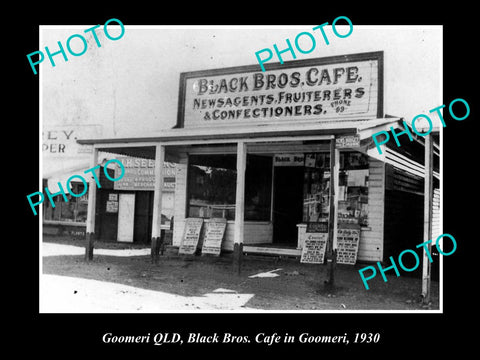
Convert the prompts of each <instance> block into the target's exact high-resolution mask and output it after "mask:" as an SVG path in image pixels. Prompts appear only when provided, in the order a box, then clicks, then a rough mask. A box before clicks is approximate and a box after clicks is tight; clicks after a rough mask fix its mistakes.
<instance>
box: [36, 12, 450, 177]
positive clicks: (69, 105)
mask: <svg viewBox="0 0 480 360" xmlns="http://www.w3.org/2000/svg"><path fill="white" fill-rule="evenodd" d="M120 20H121V19H120ZM332 20H333V19H332ZM325 21H330V22H331V20H330V19H326V20H325ZM339 23H340V22H339ZM112 24H113V23H112ZM316 25H318V24H313V25H296V26H268V27H260V26H255V27H253V26H234V27H233V26H195V27H193V26H190V27H189V26H149V27H148V26H128V24H125V32H124V35H123V36H122V37H121V38H119V39H118V40H116V41H113V40H110V39H108V38H107V37H106V36H105V34H104V31H103V26H101V27H99V28H98V29H97V30H96V34H97V36H98V39H99V42H100V44H101V47H98V46H97V44H96V43H95V40H94V38H93V35H92V33H91V32H88V33H84V30H86V29H89V28H91V27H92V26H93V25H85V26H77V25H76V26H41V27H40V42H39V50H42V51H44V48H45V46H48V47H49V49H50V51H51V52H54V51H57V50H58V45H57V42H58V41H61V42H62V44H63V46H64V47H65V44H66V41H67V39H68V38H69V37H70V36H71V35H74V34H82V35H84V37H85V38H86V40H87V45H88V46H87V50H86V52H85V53H84V54H83V55H80V56H77V57H74V56H71V55H70V54H69V53H67V55H68V62H65V61H64V60H63V58H62V56H61V55H57V56H55V57H54V60H55V62H56V66H55V67H52V66H51V65H50V63H49V61H48V59H47V57H46V58H45V61H44V62H43V63H42V64H41V65H40V71H39V73H40V74H39V76H40V107H41V108H40V117H41V119H40V120H41V122H40V133H41V134H40V137H41V141H40V143H41V144H42V154H43V168H44V171H50V172H51V171H54V170H56V169H59V170H62V169H63V170H65V169H67V168H74V167H75V166H78V164H83V163H84V162H85V161H86V159H88V158H89V156H88V153H82V152H81V151H79V150H78V145H76V144H75V138H99V137H106V138H111V137H134V136H149V135H152V134H154V133H155V132H159V131H161V130H164V129H169V128H171V127H173V126H174V125H175V123H176V119H177V109H178V91H179V78H180V73H181V72H186V71H194V70H206V69H215V68H222V67H231V66H242V65H255V64H258V63H257V60H256V57H255V52H257V51H259V50H261V49H264V48H270V49H272V50H273V44H277V45H278V47H279V48H280V49H281V48H283V47H284V46H283V45H284V44H286V41H285V39H287V38H288V39H290V41H291V42H292V43H293V40H294V39H295V36H296V35H297V34H298V33H300V32H303V31H306V32H310V33H312V34H313V35H315V36H316V38H317V44H316V48H315V50H314V51H313V52H311V53H309V54H300V53H298V52H297V60H300V59H308V58H318V57H326V56H335V55H345V54H354V53H360V52H370V51H383V52H384V89H385V91H384V112H385V114H389V115H392V116H398V117H403V118H404V119H405V120H406V121H407V122H410V121H411V119H412V118H413V117H414V116H415V115H417V114H420V113H426V114H428V111H429V110H430V109H433V108H435V107H437V106H439V105H441V104H442V77H441V73H442V58H443V54H442V33H443V29H442V26H355V24H354V25H353V31H352V33H351V35H350V36H348V37H346V38H339V37H336V36H335V35H334V34H333V32H332V29H331V27H325V32H326V35H327V37H328V39H329V42H330V44H329V45H326V44H325V43H324V42H322V41H321V38H320V36H321V35H320V33H319V32H318V30H317V31H313V30H312V28H313V27H315V26H316ZM337 29H338V32H339V33H341V34H342V33H343V34H346V33H347V32H348V27H347V26H343V27H342V26H337ZM108 31H109V34H111V36H112V37H117V36H119V35H120V28H118V27H115V26H114V25H109V26H108ZM71 46H72V49H73V50H74V51H77V52H80V51H81V48H82V46H81V43H80V42H79V40H78V39H75V40H72V42H71ZM32 51H33V50H32ZM288 60H291V58H290V57H289V55H288V54H285V58H284V61H285V62H287V61H288ZM275 61H278V60H277V59H275ZM259 69H260V67H259ZM69 134H70V137H69V138H68V139H67V135H69ZM62 141H63V142H65V144H67V145H69V146H68V149H67V148H66V147H65V146H64V147H63V152H62V151H61V150H62V148H61V143H62ZM45 144H46V145H47V147H48V148H47V149H45ZM51 144H56V145H51ZM59 146H60V148H59ZM87 161H88V160H87Z"/></svg>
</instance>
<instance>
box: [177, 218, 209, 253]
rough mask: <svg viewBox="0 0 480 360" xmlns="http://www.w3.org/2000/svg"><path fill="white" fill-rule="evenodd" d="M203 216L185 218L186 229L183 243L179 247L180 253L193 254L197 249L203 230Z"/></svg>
mask: <svg viewBox="0 0 480 360" xmlns="http://www.w3.org/2000/svg"><path fill="white" fill-rule="evenodd" d="M202 225H203V219H202V218H187V219H185V229H184V232H183V237H182V244H181V245H180V248H179V249H178V253H179V254H186V255H193V254H195V252H196V251H197V246H198V240H199V239H200V233H201V231H202Z"/></svg>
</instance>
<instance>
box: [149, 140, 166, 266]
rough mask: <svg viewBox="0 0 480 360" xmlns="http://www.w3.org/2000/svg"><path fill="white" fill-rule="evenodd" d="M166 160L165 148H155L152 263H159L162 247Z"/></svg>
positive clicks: (160, 146)
mask: <svg viewBox="0 0 480 360" xmlns="http://www.w3.org/2000/svg"><path fill="white" fill-rule="evenodd" d="M164 160H165V146H162V145H160V144H157V145H156V146H155V186H154V189H153V214H152V243H151V250H150V256H151V259H152V263H154V264H156V263H157V262H158V258H159V254H160V248H161V246H162V241H163V237H162V230H161V225H162V191H163V163H164Z"/></svg>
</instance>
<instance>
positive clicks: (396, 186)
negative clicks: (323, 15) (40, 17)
mask: <svg viewBox="0 0 480 360" xmlns="http://www.w3.org/2000/svg"><path fill="white" fill-rule="evenodd" d="M333 24H335V26H323V27H321V30H322V31H319V28H318V27H315V26H314V25H304V26H281V27H280V26H251V27H248V26H247V27H238V26H237V27H235V26H132V27H130V26H128V25H125V24H123V23H121V21H120V19H114V20H112V21H110V23H108V24H107V26H103V30H102V27H98V28H96V29H94V30H88V31H85V30H86V29H87V27H79V26H75V27H57V26H55V27H49V26H45V27H41V29H40V37H41V48H42V47H43V45H44V44H45V46H48V45H47V44H55V40H56V39H67V40H64V41H65V44H66V46H65V47H66V48H70V49H71V50H70V51H71V52H73V53H74V54H78V53H80V52H82V51H85V52H84V54H82V55H81V56H77V57H72V56H70V59H69V61H68V62H65V61H64V60H63V59H62V56H63V54H62V53H59V54H57V55H54V56H52V57H51V59H53V61H54V62H55V67H53V66H52V65H51V64H49V63H48V62H45V61H44V62H42V63H40V64H39V65H38V66H37V67H39V71H40V75H39V76H40V78H39V81H40V100H41V109H42V110H41V130H42V134H41V136H42V138H41V147H42V153H41V154H42V159H41V160H42V182H43V183H42V188H43V187H45V188H48V190H49V192H50V194H52V195H51V196H46V195H44V199H43V202H41V204H40V203H39V202H40V201H39V197H40V196H39V195H36V196H35V197H33V196H32V198H31V201H32V202H33V204H34V206H32V210H33V209H35V211H38V216H39V217H41V219H42V234H41V235H42V247H41V250H42V251H41V253H42V262H41V265H42V276H41V278H40V280H41V281H40V311H42V312H43V311H45V312H53V313H55V312H107V313H115V312H149V313H150V312H195V311H200V312H205V311H206V312H218V311H219V312H223V311H227V312H231V311H233V312H237V311H238V312H258V311H288V312H292V311H294V312H295V311H299V312H302V311H303V312H305V311H308V312H315V311H320V312H329V311H332V312H349V311H354V312H355V311H364V310H365V311H372V310H382V311H400V312H405V311H413V312H416V311H441V310H442V297H441V290H442V287H441V283H442V282H441V276H442V271H441V270H442V267H441V264H442V255H441V254H442V253H440V252H439V250H438V249H437V247H436V246H435V245H436V243H435V240H436V239H437V238H438V237H439V236H440V235H441V234H443V233H442V216H441V203H442V197H441V191H442V182H441V178H442V173H441V167H440V164H441V157H442V151H441V148H442V147H441V131H442V123H441V119H440V117H439V116H442V115H441V114H442V112H443V111H444V109H440V110H438V111H439V112H438V113H436V112H435V111H434V112H433V113H432V112H431V111H430V110H431V109H433V108H438V107H439V105H442V78H441V72H442V62H441V59H442V56H441V55H442V46H441V45H442V42H441V40H442V28H441V26H404V27H399V26H355V25H353V24H352V22H351V20H350V19H348V18H347V17H341V18H339V19H335V21H334V22H333ZM75 34H83V35H78V37H77V36H76V37H72V36H75ZM322 34H324V37H322ZM80 36H82V38H84V39H85V42H83V43H82V40H81V38H80ZM68 39H70V41H68ZM286 39H287V40H288V41H287V40H286ZM96 41H98V43H99V44H100V46H97V44H96ZM240 44H243V45H241V46H240ZM327 44H328V45H327ZM82 47H83V48H82ZM239 48H242V49H244V50H243V51H241V52H240V51H239V50H238V49H239ZM406 48H408V49H409V50H408V51H405V49H406ZM85 49H86V50H85ZM65 51H67V50H65ZM412 53H415V54H416V56H415V57H412V56H411V54H412ZM65 54H67V56H69V53H68V52H66V53H65ZM162 55H167V56H162ZM268 58H272V60H271V61H266V60H268ZM255 59H258V62H257V63H256V64H255V62H254V61H255ZM280 60H281V61H280ZM262 67H263V68H264V69H265V70H264V71H263V70H262ZM412 86H413V87H421V88H422V92H419V93H417V92H411V91H409V89H410V88H411V87H412ZM461 105H464V106H465V104H463V103H459V104H457V106H456V107H455V111H457V112H458V114H460V112H461V110H458V109H461ZM467 106H468V103H467ZM418 114H426V115H425V116H423V115H421V116H420V117H417V118H415V117H416V116H417V115H418ZM464 115H465V110H464V111H463V114H462V115H461V116H464ZM459 116H460V115H459ZM414 118H415V121H413V123H412V119H414ZM89 169H92V170H89ZM34 199H35V201H34ZM36 203H39V204H38V205H37V204H36ZM430 239H433V243H428V244H425V245H424V246H422V245H420V247H418V246H417V245H419V244H422V243H425V242H427V241H428V240H430ZM454 241H455V239H454V238H453V239H452V238H446V237H441V238H440V239H439V242H438V247H439V249H440V250H441V251H443V252H444V253H449V252H451V251H452V243H453V242H454ZM447 248H448V250H447ZM79 260H82V261H79ZM425 260H426V261H425Z"/></svg>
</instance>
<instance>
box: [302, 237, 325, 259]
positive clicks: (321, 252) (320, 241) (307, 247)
mask: <svg viewBox="0 0 480 360" xmlns="http://www.w3.org/2000/svg"><path fill="white" fill-rule="evenodd" d="M327 239H328V234H327V233H306V234H305V241H304V243H303V248H302V257H301V258H300V262H301V263H308V264H323V261H324V258H325V249H326V247H327Z"/></svg>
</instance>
